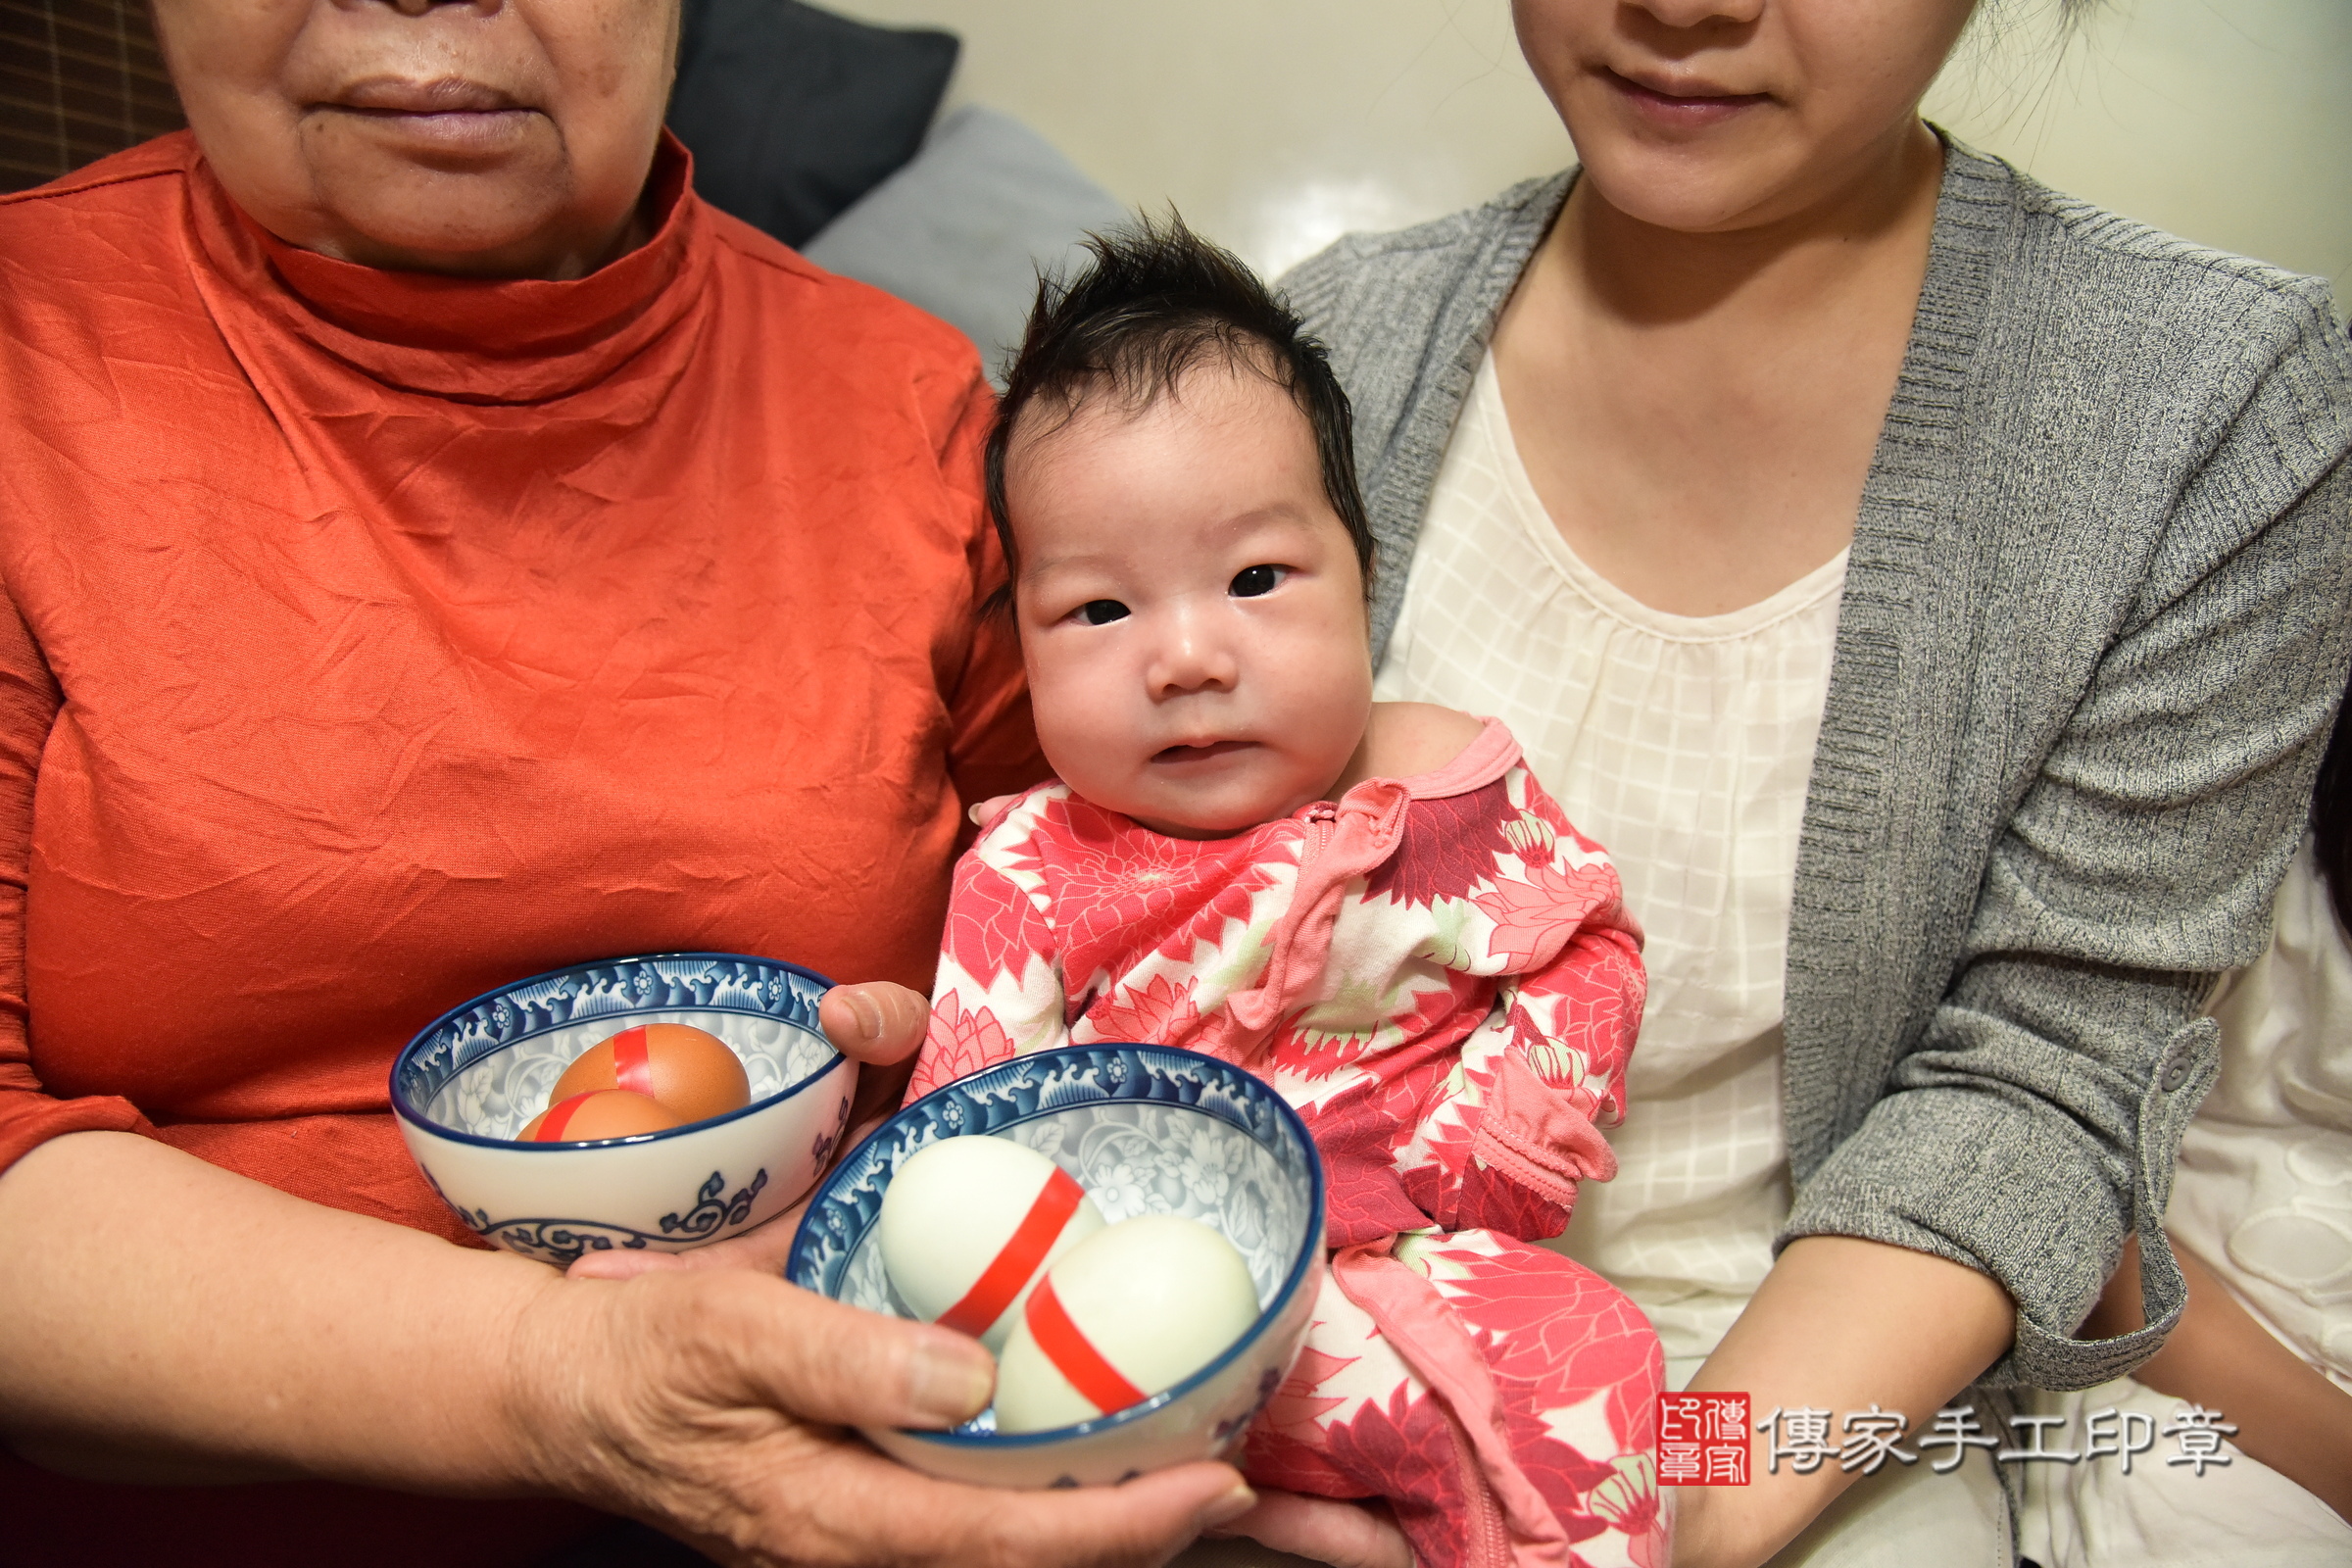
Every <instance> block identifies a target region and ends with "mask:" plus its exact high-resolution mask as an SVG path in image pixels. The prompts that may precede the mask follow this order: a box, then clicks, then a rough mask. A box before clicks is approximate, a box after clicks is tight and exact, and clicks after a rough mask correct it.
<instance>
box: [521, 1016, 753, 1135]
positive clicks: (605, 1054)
mask: <svg viewBox="0 0 2352 1568" xmlns="http://www.w3.org/2000/svg"><path fill="white" fill-rule="evenodd" d="M593 1089H628V1090H633V1091H635V1092H636V1093H638V1094H640V1095H651V1096H652V1097H653V1098H654V1099H656V1100H659V1101H660V1102H662V1104H663V1105H664V1106H665V1107H667V1108H668V1109H669V1110H671V1111H674V1112H675V1113H676V1114H677V1117H678V1119H679V1120H680V1121H701V1120H702V1119H703V1118H704V1117H706V1116H723V1115H725V1114H726V1113H727V1112H728V1111H730V1110H741V1109H742V1108H743V1107H744V1106H746V1105H748V1104H750V1103H751V1101H752V1085H751V1080H750V1079H748V1078H746V1077H745V1076H744V1074H743V1062H742V1060H741V1058H739V1057H738V1056H737V1055H736V1054H735V1053H734V1052H732V1051H729V1050H728V1049H727V1043H726V1042H725V1041H723V1040H721V1039H719V1038H718V1036H716V1035H714V1034H711V1033H710V1032H709V1031H707V1030H702V1029H697V1028H694V1027H693V1026H692V1025H690V1024H682V1023H647V1024H639V1025H638V1026H637V1027H636V1028H634V1029H623V1030H622V1031H621V1032H620V1033H618V1034H616V1035H614V1036H613V1038H612V1039H610V1040H607V1041H604V1042H602V1043H601V1044H598V1045H594V1046H591V1047H589V1048H588V1053H587V1054H585V1055H583V1056H581V1057H580V1058H579V1059H578V1060H577V1061H574V1062H573V1063H572V1064H571V1065H570V1066H568V1067H566V1068H564V1076H563V1077H561V1078H559V1079H557V1080H556V1088H555V1093H553V1094H551V1095H549V1096H548V1097H547V1102H548V1103H549V1104H551V1105H553V1104H557V1103H561V1102H563V1101H564V1100H568V1099H569V1098H571V1097H572V1096H573V1095H584V1094H587V1093H588V1092H589V1091H590V1090H593Z"/></svg>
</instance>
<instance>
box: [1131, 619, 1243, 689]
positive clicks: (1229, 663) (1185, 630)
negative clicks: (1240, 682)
mask: <svg viewBox="0 0 2352 1568" xmlns="http://www.w3.org/2000/svg"><path fill="white" fill-rule="evenodd" d="M1240 675H1241V661H1240V659H1239V658H1238V656H1237V653H1236V650H1235V649H1234V647H1233V645H1232V642H1231V640H1230V639H1229V638H1227V637H1225V636H1224V635H1223V634H1222V632H1221V630H1220V628H1218V627H1217V626H1216V625H1215V624H1214V620H1213V617H1209V616H1202V615H1197V614H1191V613H1186V612H1184V611H1182V610H1179V611H1177V612H1175V613H1172V614H1170V615H1169V616H1168V619H1167V623H1166V627H1165V629H1164V631H1163V633H1162V635H1161V636H1160V638H1159V639H1158V646H1157V648H1156V649H1155V650H1154V655H1153V659H1152V673H1151V684H1152V695H1154V696H1159V697H1167V696H1177V695H1181V694H1183V693H1185V692H1196V691H1230V690H1232V689H1233V686H1234V683H1235V681H1236V680H1237V679H1239V678H1240Z"/></svg>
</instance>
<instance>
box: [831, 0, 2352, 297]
mask: <svg viewBox="0 0 2352 1568" xmlns="http://www.w3.org/2000/svg"><path fill="white" fill-rule="evenodd" d="M834 3H835V4H836V5H837V7H838V8H839V9H842V10H845V11H848V12H850V13H852V14H854V15H858V16H863V17H866V18H869V19H871V20H873V21H876V22H885V23H894V24H911V23H927V24H934V25H941V26H946V27H950V28H953V29H954V30H956V31H957V32H959V33H961V34H962V35H963V39H964V54H963V62H962V65H961V67H960V68H959V70H958V72H957V76H956V84H955V86H954V88H953V89H952V92H953V96H954V98H955V99H956V101H958V102H978V103H987V104H993V105H995V106H997V107H998V108H1001V109H1005V110H1007V111H1009V112H1011V113H1012V114H1015V115H1017V116H1019V117H1020V118H1022V119H1023V120H1026V121H1027V122H1029V123H1031V124H1032V125H1034V126H1036V127H1037V128H1038V129H1039V130H1041V131H1043V132H1044V133H1045V134H1046V135H1047V136H1048V137H1050V138H1051V139H1052V140H1054V142H1055V143H1056V144H1058V145H1059V146H1060V147H1061V148H1062V149H1063V151H1065V152H1067V153H1068V154H1069V155H1070V156H1071V157H1072V158H1073V159H1075V160H1076V161H1077V162H1078V164H1079V165H1080V166H1081V167H1082V168H1084V169H1086V170H1087V172H1090V173H1092V174H1093V175H1094V176H1095V177H1096V178H1097V179H1099V180H1101V181H1102V182H1103V184H1104V185H1106V186H1108V187H1109V188H1110V190H1111V191H1112V192H1113V193H1114V194H1116V195H1117V196H1118V197H1120V198H1121V199H1122V200H1124V201H1127V202H1129V203H1134V204H1152V205H1156V204H1158V203H1161V202H1165V201H1173V202H1174V203H1175V204H1176V205H1177V206H1178V207H1179V208H1180V209H1181V210H1182V211H1183V212H1184V214H1185V216H1186V217H1187V218H1188V219H1190V220H1191V221H1193V222H1195V223H1196V224H1197V225H1199V226H1200V227H1201V228H1203V229H1205V230H1207V231H1208V232H1210V233H1212V234H1215V235H1217V236H1218V237H1220V238H1222V239H1224V240H1225V241H1227V242H1228V243H1230V244H1232V245H1233V246H1234V247H1235V248H1236V249H1238V250H1240V251H1241V252H1242V253H1243V255H1244V256H1246V257H1247V258H1248V259H1250V261H1252V262H1255V263H1256V264H1257V265H1259V266H1260V267H1262V268H1266V269H1268V270H1280V269H1281V268H1283V267H1286V266H1288V265H1289V264H1290V263H1292V262H1294V261H1296V260H1298V259H1299V258H1300V257H1302V256H1304V255H1306V254H1308V253H1309V252H1311V251H1313V250H1314V249H1316V248H1317V247H1319V246H1320V245H1321V244H1322V243H1324V242H1325V241H1327V240H1329V239H1330V238H1332V237H1333V236H1334V235H1336V234H1339V233H1341V232H1342V231H1344V230H1346V229H1349V228H1365V227H1393V226H1396V225H1397V224H1400V223H1406V222H1411V221H1416V220H1418V219H1422V218H1427V217H1433V216H1435V215H1437V214H1439V213H1443V212H1446V211H1449V210H1451V209H1453V208H1456V207H1462V206H1466V205H1468V204H1470V203H1472V202H1475V201H1477V200H1480V199H1481V198H1483V197H1485V196H1487V195H1489V194H1491V193H1492V192H1493V191H1495V190H1496V189H1498V188H1499V187H1501V186H1502V185H1504V184H1506V183H1508V182H1509V181H1511V180H1513V179H1517V178H1520V177H1522V176H1524V175H1527V174H1533V173H1540V172H1545V171H1548V170H1551V169H1555V168H1557V167H1559V166H1560V165H1561V164H1563V163H1565V162H1566V161H1567V160H1568V157H1569V149H1568V145H1567V138H1566V137H1565V135H1564V134H1563V133H1562V131H1561V129H1560V126H1559V123H1558V122H1557V121H1556V120H1554V119H1553V118H1552V115H1551V110H1550V106H1549V105H1548V104H1546V103H1545V102H1544V97H1543V94H1542V93H1541V92H1540V91H1539V90H1538V89H1537V87H1536V85H1535V82H1534V80H1533V78H1531V77H1530V76H1529V75H1528V73H1527V68H1526V66H1525V65H1524V64H1523V63H1522V62H1521V61H1520V59H1519V54H1518V50H1517V47H1516V45H1515V44H1514V43H1513V41H1512V37H1511V29H1510V19H1509V15H1508V8H1507V5H1506V4H1505V0H1182V3H1174V4H1169V3H1159V4H1151V3H1145V0H834ZM2050 9H2051V8H2050V7H2049V5H2048V3H2047V0H2008V9H2007V12H2006V13H2005V16H2006V19H2007V25H2006V27H2005V28H2003V29H1999V30H2000V32H2001V35H2000V36H1997V37H1994V36H1984V37H1980V38H1978V39H1976V40H1974V41H1972V42H1971V43H1969V44H1965V45H1963V48H1962V53H1961V56H1960V58H1958V59H1956V60H1955V62H1954V63H1953V66H1952V68H1951V69H1950V70H1948V71H1947V72H1946V73H1945V75H1944V79H1943V80H1942V81H1940V82H1938V83H1937V84H1936V90H1935V92H1934V93H1933V94H1932V95H1931V97H1930V100H1929V106H1930V109H1931V111H1932V112H1933V113H1934V114H1935V115H1936V118H1937V119H1939V120H1940V121H1941V122H1942V123H1945V124H1947V125H1949V126H1951V127H1952V128H1953V129H1954V130H1955V131H1957V132H1958V133H1959V134H1960V135H1961V136H1962V137H1964V138H1965V139H1967V140H1969V141H1971V142H1974V143H1975V144H1977V145H1978V146H1980V147H1983V148H1985V149H1987V150H1989V151H1992V152H1997V153H2000V154H2001V155H2003V156H2004V157H2007V158H2010V159H2012V160H2014V161H2016V162H2018V163H2020V164H2022V165H2024V166H2025V167H2026V168H2028V169H2029V170H2031V171H2033V172H2034V173H2035V174H2037V175H2039V176H2040V177H2041V178H2043V179H2045V180H2047V181H2048V182H2050V183H2051V184H2054V185H2057V186H2059V187H2060V188H2062V189H2066V190H2071V191H2073V192H2075V193H2076V194H2078V195H2082V196H2085V197H2088V198H2090V199H2091V200H2093V201H2097V202H2100V203H2102V204H2104V205H2106V206H2110V207H2114V208H2117V209H2119V210H2121V211H2123V212H2125V213H2128V214H2130V215H2131V216H2132V217H2134V218H2139V219H2144V220H2146V221H2149V222H2152V223H2156V224H2158V225H2160V226H2162V227H2165V228H2169V229H2172V230H2174V231H2175V232H2177V233H2180V234H2184V235H2186V236H2188V237H2189V238H2192V239H2196V240H2199V241H2202V242H2204V243H2206V244H2210V245H2217V246H2221V247H2224V248H2226V249H2229V250H2236V251H2244V252H2247V253H2249V254H2251V255H2255V256H2259V257H2261V258H2263V259H2264V260H2266V261H2271V262H2276V263H2278V264H2279V265H2281V266H2285V267H2292V268H2295V269H2297V270H2303V271H2312V272H2321V273H2325V274H2327V275H2328V276H2330V277H2332V278H2334V279H2335V281H2336V285H2337V297H2338V298H2339V299H2346V298H2352V0H2111V4H2110V5H2109V6H2108V8H2107V10H2106V11H2105V13H2104V14H2102V15H2101V16H2099V17H2098V18H2097V19H2096V20H2095V21H2093V23H2092V24H2091V25H2089V27H2088V28H2087V29H2086V30H2085V32H2084V33H2083V35H2082V37H2081V38H2079V39H2078V40H2077V41H2076V42H2075V44H2074V46H2073V48H2072V50H2071V52H2069V53H2068V54H2067V55H2066V56H2065V57H2064V58H2063V59H2060V58H2058V56H2057V54H2056V52H2055V48H2054V45H2053V44H2052V41H2051V36H2050V34H2051V23H2050V16H2049V12H2050Z"/></svg>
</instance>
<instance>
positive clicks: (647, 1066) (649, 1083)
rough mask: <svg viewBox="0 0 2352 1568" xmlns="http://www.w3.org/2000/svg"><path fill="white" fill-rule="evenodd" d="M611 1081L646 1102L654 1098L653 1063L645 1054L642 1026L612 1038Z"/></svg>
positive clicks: (651, 1058)
mask: <svg viewBox="0 0 2352 1568" xmlns="http://www.w3.org/2000/svg"><path fill="white" fill-rule="evenodd" d="M613 1082H614V1083H616V1084H618V1085H619V1086H620V1087H621V1088H623V1089H627V1090H632V1091H634V1092H635V1093H637V1094H640V1095H643V1096H645V1098H646V1099H648V1100H652V1099H654V1098H655V1096H654V1061H653V1057H652V1056H650V1055H648V1054H646V1049H645V1026H644V1025H643V1024H639V1025H638V1026H637V1027H636V1028H634V1029H623V1030H622V1031H621V1032H620V1033H618V1034H616V1035H614V1036H613Z"/></svg>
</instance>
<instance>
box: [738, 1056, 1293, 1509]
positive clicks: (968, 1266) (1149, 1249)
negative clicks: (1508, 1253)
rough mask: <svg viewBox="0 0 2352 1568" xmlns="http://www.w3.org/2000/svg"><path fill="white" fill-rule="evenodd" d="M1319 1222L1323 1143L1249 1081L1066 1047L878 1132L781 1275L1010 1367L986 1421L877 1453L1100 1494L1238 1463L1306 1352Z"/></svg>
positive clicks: (959, 1474)
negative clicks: (978, 1346) (1142, 1477)
mask: <svg viewBox="0 0 2352 1568" xmlns="http://www.w3.org/2000/svg"><path fill="white" fill-rule="evenodd" d="M1323 1221H1324V1177H1323V1165H1322V1161H1321V1159H1320V1157H1319V1156H1318V1155H1317V1153H1316V1152H1315V1145H1314V1140H1313V1138H1312V1137H1311V1136H1310V1135H1309V1134H1308V1132H1307V1130H1306V1127H1305V1125H1304V1123H1302V1122H1301V1121H1300V1120H1299V1116H1298V1113H1297V1112H1296V1111H1294V1110H1292V1109H1291V1107H1290V1106H1289V1105H1288V1104H1286V1103H1284V1102H1283V1099H1282V1097H1281V1096H1280V1095H1278V1094H1276V1093H1275V1092H1274V1090H1273V1089H1272V1088H1271V1087H1270V1086H1268V1085H1267V1084H1265V1083H1264V1082H1262V1081H1261V1080H1259V1079H1258V1078H1257V1077H1255V1076H1254V1075H1253V1074H1251V1073H1250V1072H1248V1071H1246V1070H1244V1069H1243V1068H1240V1067H1236V1066H1234V1065H1233V1064H1231V1063H1229V1062H1225V1061H1220V1060H1218V1059H1217V1058H1215V1057H1213V1056H1205V1055H1201V1054H1199V1053H1196V1052H1190V1051H1181V1050H1177V1049H1175V1048H1172V1047H1166V1046H1146V1045H1127V1044H1099V1045H1086V1046H1067V1047H1062V1048H1059V1049H1057V1050H1052V1051H1041V1052H1038V1053H1036V1054H1032V1055H1026V1056H1018V1057H1015V1058H1013V1059H1012V1060H1010V1061H1005V1062H1000V1063H999V1064H997V1065H996V1066H993V1067H988V1068H984V1069H982V1070H981V1071H979V1072H976V1073H973V1074H972V1075H971V1076H969V1077H967V1078H962V1079H958V1080H957V1081H956V1082H955V1083H952V1084H949V1085H947V1086H946V1087H944V1088H941V1089H939V1090H936V1091H934V1092H933V1093H931V1094H929V1095H926V1096H924V1097H923V1098H922V1099H921V1100H919V1101H916V1102H915V1103H913V1104H911V1105H908V1106H907V1107H905V1108H904V1109H902V1110H901V1111H899V1113H898V1114H897V1115H896V1116H894V1117H892V1118H891V1119H890V1120H889V1121H887V1122H885V1123H884V1124H883V1125H882V1127H881V1128H880V1129H879V1130H878V1131H876V1132H875V1133H874V1135H873V1136H872V1137H870V1138H868V1139H867V1140H866V1141H865V1142H864V1143H862V1144H860V1145H858V1148H857V1149H855V1150H853V1151H852V1152H850V1154H849V1155H848V1156H847V1157H846V1158H845V1159H843V1161H842V1162H841V1164H839V1165H838V1166H836V1167H835V1168H834V1169H833V1171H832V1172H831V1173H830V1174H829V1175H828V1176H826V1178H825V1179H824V1181H823V1182H821V1183H820V1184H819V1185H818V1187H817V1190H816V1192H815V1194H814V1195H813V1196H812V1197H811V1198H810V1200H809V1209H808V1212H807V1213H806V1214H804V1215H803V1216H802V1219H801V1226H800V1230H799V1233H798V1234H797V1235H796V1236H795V1238H794V1240H793V1245H792V1250H791V1252H790V1254H789V1256H788V1257H787V1259H786V1262H785V1270H784V1273H785V1278H786V1279H788V1280H790V1281H791V1282H792V1283H793V1284H795V1285H799V1286H801V1287H803V1288H804V1289H807V1290H811V1291H815V1292H817V1293H818V1294H820V1295H823V1296H827V1297H831V1298H833V1299H836V1300H841V1301H846V1302H848V1303H849V1304H851V1305H853V1306H858V1307H863V1308H865V1309H866V1310H869V1311H874V1312H882V1313H887V1314H890V1315H892V1316H897V1317H905V1318H914V1319H919V1320H923V1321H929V1322H938V1323H943V1324H946V1325H947V1326H949V1327H951V1328H956V1329H959V1330H961V1331H963V1332H965V1333H968V1334H971V1335H972V1336H974V1337H975V1338H977V1339H979V1340H980V1341H981V1342H982V1343H983V1344H984V1345H986V1346H987V1347H988V1348H989V1349H990V1350H991V1351H992V1352H993V1353H994V1354H995V1355H996V1356H997V1360H998V1367H997V1390H996V1397H995V1399H994V1402H992V1403H991V1405H990V1406H989V1408H987V1409H986V1410H983V1411H982V1412H980V1414H979V1415H978V1416H976V1417H975V1418H973V1419H972V1420H970V1421H967V1422H965V1423H964V1424H963V1425H961V1426H958V1427H956V1428H953V1429H951V1430H948V1431H938V1432H930V1431H913V1430H907V1429H900V1428H877V1429H868V1430H866V1431H865V1437H866V1438H867V1440H868V1441H870V1442H871V1443H873V1444H874V1445H875V1446H877V1447H879V1448H881V1449H882V1450H883V1451H884V1452H886V1453H888V1454H890V1455H891V1456H893V1457H894V1458H897V1459H899V1460H901V1461H902V1462H904V1463H906V1464H908V1465H911V1466H913V1467H914V1468H915V1469H918V1470H922V1471H925V1472H927V1473H929V1474H931V1475H936V1476H941V1477H945V1478H947V1479H950V1480H955V1481H965V1482H973V1483H977V1484H981V1485H988V1486H1004V1487H1052V1486H1072V1485H1092V1484H1097V1483H1109V1482H1116V1481H1120V1480H1123V1479H1125V1478H1127V1477H1129V1476H1132V1475H1137V1474H1141V1473H1143V1472H1146V1471H1151V1470H1156V1469H1160V1468H1162V1467H1164V1466H1167V1465H1171V1464H1181V1463H1184V1462H1186V1461H1188V1460H1193V1459H1207V1458H1221V1457H1229V1456H1231V1455H1232V1453H1233V1452H1234V1450H1235V1449H1236V1447H1237V1446H1239V1444H1240V1443H1241V1441H1242V1435H1243V1432H1244V1430H1245V1429H1246V1428H1247V1427H1248V1426H1249V1424H1250V1418H1251V1417H1252V1416H1254V1415H1255V1414H1256V1413H1257V1412H1258V1410H1260V1409H1261V1408H1263V1407H1264V1405H1265V1402H1266V1401H1267V1399H1269V1398H1270V1397H1273V1394H1274V1392H1275V1390H1276V1389H1277V1388H1278V1387H1280V1385H1281V1383H1282V1380H1283V1377H1284V1375H1285V1374H1286V1373H1287V1372H1288V1371H1289V1369H1290V1365H1291V1362H1292V1360H1293V1359H1294V1358H1295V1357H1296V1356H1297V1355H1298V1353H1299V1346H1300V1344H1301V1343H1303V1341H1304V1339H1305V1335H1306V1327H1307V1321H1308V1316H1309V1314H1310V1313H1311V1311H1312V1310H1313V1307H1314V1302H1315V1295H1316V1290H1317V1286H1318V1282H1319V1278H1320V1268H1319V1265H1320V1263H1321V1259H1322V1255H1323Z"/></svg>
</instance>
